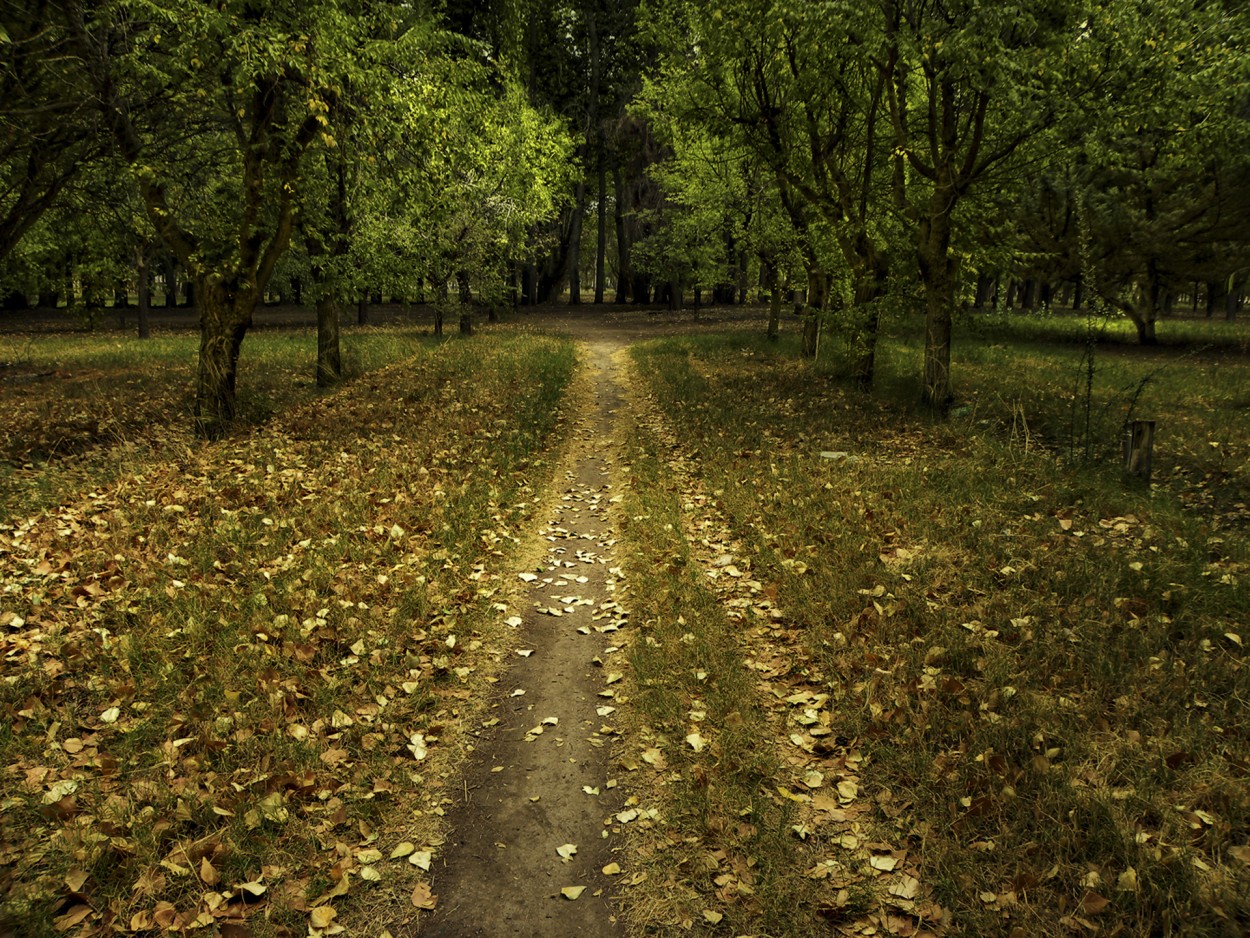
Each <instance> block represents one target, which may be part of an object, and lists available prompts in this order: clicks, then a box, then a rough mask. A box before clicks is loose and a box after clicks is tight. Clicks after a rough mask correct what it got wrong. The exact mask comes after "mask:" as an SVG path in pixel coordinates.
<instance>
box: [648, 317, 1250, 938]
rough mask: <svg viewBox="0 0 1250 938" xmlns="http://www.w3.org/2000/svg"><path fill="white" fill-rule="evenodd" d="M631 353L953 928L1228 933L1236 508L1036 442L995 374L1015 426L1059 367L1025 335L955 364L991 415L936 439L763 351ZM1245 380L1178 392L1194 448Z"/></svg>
mask: <svg viewBox="0 0 1250 938" xmlns="http://www.w3.org/2000/svg"><path fill="white" fill-rule="evenodd" d="M1034 359H1037V360H1038V361H1041V362H1043V363H1044V364H1045V367H1037V368H1033V367H1031V366H1030V365H1029V362H1031V361H1033V360H1034ZM639 360H640V373H641V374H643V375H645V376H646V377H647V379H648V389H649V390H650V391H651V392H652V393H653V394H654V396H655V399H656V400H657V402H658V404H659V406H660V407H661V408H662V409H663V410H664V412H665V414H666V419H667V420H668V421H669V422H670V424H671V426H672V429H673V432H674V434H675V436H676V437H677V438H679V439H681V440H682V441H683V443H684V445H685V446H686V447H687V448H688V449H689V451H691V452H697V453H698V456H699V466H700V470H701V473H702V478H703V483H704V485H705V486H706V487H707V488H709V489H714V490H716V491H717V492H719V493H721V497H720V505H721V508H722V509H723V510H724V512H725V513H726V515H727V516H728V517H729V518H730V520H731V524H732V526H733V528H734V531H735V533H736V534H737V536H739V537H741V538H742V539H743V540H744V542H746V543H748V544H750V545H751V556H752V561H753V563H754V564H755V565H756V570H757V571H758V572H757V575H758V576H760V578H761V579H765V580H767V581H770V582H772V583H773V584H774V585H775V588H776V590H777V600H778V603H779V605H780V607H781V608H782V609H783V610H785V613H786V615H787V616H788V618H789V620H790V621H791V622H792V623H793V624H795V625H797V626H799V627H800V629H801V631H800V634H802V635H805V636H806V640H805V648H806V649H807V652H808V653H809V654H810V657H811V661H812V662H813V664H812V665H810V667H812V668H813V670H817V671H819V673H821V674H823V675H824V678H825V680H826V682H827V686H828V692H829V693H830V695H831V696H832V698H833V704H832V707H833V712H834V715H835V723H834V726H833V727H832V729H833V730H834V732H836V733H837V734H839V735H840V736H842V737H844V738H846V739H847V740H848V741H850V745H851V746H852V748H854V749H855V750H858V751H861V752H862V753H863V754H864V757H865V764H864V767H863V769H862V772H861V775H862V780H863V783H864V785H865V786H866V787H867V788H868V789H869V797H871V798H873V799H874V800H875V801H876V803H877V804H878V805H880V810H879V811H878V813H877V819H878V820H879V821H880V822H881V823H883V824H886V825H891V826H893V828H894V829H895V831H896V835H897V836H898V837H900V838H902V839H903V840H904V842H906V843H910V844H911V845H912V847H913V849H914V850H916V851H918V852H919V855H920V858H921V867H922V871H923V872H922V876H921V879H922V881H923V882H925V884H926V885H928V886H930V887H932V888H933V890H934V893H935V897H936V898H937V899H938V900H939V901H940V903H941V904H942V906H943V907H945V908H946V909H948V910H949V911H950V913H951V915H952V917H953V921H954V922H955V923H956V925H957V926H958V927H959V928H960V929H961V930H963V931H966V932H967V933H969V934H990V933H1010V931H1011V929H1012V928H1016V927H1019V928H1022V929H1023V931H1022V932H1021V933H1022V934H1063V933H1066V931H1067V930H1068V929H1070V928H1074V927H1075V928H1081V927H1084V926H1082V925H1081V924H1080V922H1081V921H1082V920H1084V921H1090V922H1094V923H1101V922H1112V921H1114V922H1116V923H1124V924H1125V927H1126V928H1127V929H1128V930H1129V932H1130V933H1134V934H1138V933H1159V934H1168V933H1177V934H1179V933H1185V934H1196V935H1203V934H1209V935H1217V934H1231V933H1236V932H1237V931H1238V930H1239V929H1244V927H1245V924H1246V922H1247V920H1248V919H1247V917H1248V916H1250V907H1248V905H1247V902H1246V900H1245V895H1246V894H1247V891H1248V887H1250V876H1248V873H1250V867H1248V866H1247V864H1246V862H1245V859H1246V856H1247V855H1246V846H1247V840H1248V839H1250V798H1248V797H1247V795H1246V792H1247V788H1246V785H1245V777H1246V773H1247V769H1248V768H1250V742H1248V741H1247V739H1246V738H1245V735H1244V733H1243V732H1241V730H1240V729H1239V727H1240V726H1241V724H1242V723H1243V722H1244V720H1243V718H1242V716H1241V714H1243V713H1244V708H1245V702H1246V700H1247V699H1248V696H1250V677H1247V674H1246V671H1245V668H1244V658H1243V650H1242V641H1243V638H1244V637H1245V636H1244V634H1243V633H1244V627H1243V625H1242V624H1243V623H1244V621H1245V620H1246V616H1247V613H1248V612H1250V600H1248V599H1247V594H1246V593H1245V590H1244V589H1243V588H1242V584H1241V580H1243V579H1244V576H1245V574H1246V570H1247V563H1248V561H1250V556H1248V552H1247V544H1246V539H1245V534H1244V525H1241V524H1240V523H1238V521H1237V514H1236V511H1235V510H1234V511H1232V512H1231V513H1215V514H1208V513H1206V512H1201V511H1194V510H1192V509H1191V508H1190V507H1188V506H1189V505H1191V504H1193V502H1192V501H1191V497H1192V492H1193V491H1194V487H1193V486H1189V485H1186V486H1184V487H1181V488H1180V489H1179V490H1178V489H1177V488H1173V487H1172V486H1171V484H1170V481H1168V480H1169V479H1170V476H1171V474H1172V471H1171V469H1170V468H1169V462H1168V459H1169V457H1163V459H1162V460H1161V461H1160V462H1161V464H1162V466H1163V467H1164V468H1163V472H1162V473H1161V474H1162V475H1163V477H1164V479H1165V481H1168V484H1164V485H1162V486H1158V487H1156V488H1155V490H1154V491H1150V490H1147V489H1145V488H1144V487H1142V486H1141V485H1134V484H1126V483H1125V481H1124V480H1123V479H1122V478H1121V476H1120V472H1119V469H1118V467H1117V466H1116V465H1115V464H1114V462H1110V463H1108V462H1103V463H1090V462H1086V461H1085V460H1075V459H1071V458H1069V457H1067V456H1066V454H1064V453H1063V452H1062V449H1061V448H1060V447H1057V446H1055V445H1053V440H1046V439H1044V438H1043V439H1042V440H1036V439H1035V440H1034V441H1033V443H1034V445H1031V446H1025V445H1024V442H1023V441H1022V439H1021V438H1020V436H1019V435H1018V434H1017V435H1015V436H1013V435H1012V433H1011V424H1010V410H1009V409H1007V408H1002V409H1000V410H999V411H997V412H996V413H991V410H992V409H991V408H990V407H989V406H988V405H987V404H986V403H985V402H986V400H987V398H988V397H989V396H990V395H992V394H995V393H1000V394H1001V393H1002V389H1003V388H1004V386H1006V387H1007V388H1012V389H1013V390H1015V391H1018V392H1020V393H1021V400H1022V401H1023V402H1024V404H1025V406H1027V407H1028V412H1029V413H1030V414H1036V413H1038V410H1039V408H1042V407H1045V406H1047V401H1046V394H1047V389H1048V388H1049V387H1050V385H1048V384H1047V383H1046V381H1045V376H1046V367H1049V368H1051V369H1053V370H1054V372H1055V373H1056V374H1064V373H1065V372H1066V371H1067V369H1068V368H1069V367H1070V364H1069V363H1066V362H1064V361H1061V360H1060V361H1056V360H1055V359H1054V358H1049V359H1048V358H1047V355H1046V353H1045V351H1044V350H1042V349H1039V348H1037V347H1028V348H1024V349H1017V348H1014V347H1010V346H1008V347H1005V348H1002V349H997V348H996V349H993V350H990V351H988V352H986V353H985V354H984V355H983V356H982V359H981V361H980V362H968V361H964V362H963V364H961V365H957V369H959V370H957V380H958V381H961V382H963V383H962V385H961V393H964V394H966V395H967V399H969V400H972V401H974V402H979V403H978V404H977V405H976V407H974V409H973V412H972V414H971V415H964V416H962V417H961V416H956V417H955V418H954V419H953V420H951V421H950V422H948V423H944V424H943V423H935V422H933V421H932V420H931V419H929V418H927V417H926V416H924V415H923V414H921V413H919V412H915V413H911V415H910V416H909V412H908V411H905V410H896V409H892V408H891V407H886V406H883V404H882V402H881V400H880V399H876V398H872V397H867V396H865V395H862V394H859V393H858V392H853V391H849V390H847V389H845V388H844V387H842V386H841V385H840V384H839V383H838V382H837V381H836V380H831V379H830V378H829V376H828V375H826V374H824V373H823V372H822V371H821V370H819V369H817V368H813V367H811V366H809V365H805V364H803V363H801V362H799V361H797V360H791V361H778V360H777V359H776V358H775V356H773V355H771V354H766V353H765V352H764V351H763V343H762V342H757V341H756V340H755V339H754V338H751V339H743V340H741V342H740V344H738V345H737V346H736V347H735V346H734V345H732V344H729V343H726V342H725V341H723V340H721V341H718V342H715V343H708V342H704V341H702V340H699V339H674V340H668V341H665V342H662V343H655V344H651V345H649V346H647V347H645V348H644V349H643V350H641V351H640V353H639ZM957 361H958V360H957ZM1108 367H1109V368H1110V367H1111V366H1110V365H1109V366H1108ZM1116 367H1120V366H1119V365H1118V364H1117V366H1116ZM1123 367H1124V369H1125V371H1124V373H1123V375H1122V377H1124V378H1125V379H1131V378H1132V377H1133V376H1134V375H1135V374H1138V372H1135V371H1133V366H1131V365H1130V364H1129V363H1128V362H1125V363H1124V364H1123ZM1137 367H1142V366H1140V365H1138V366H1137ZM1221 367H1225V366H1221ZM1226 367H1229V368H1230V369H1231V368H1234V366H1233V365H1231V364H1229V365H1227V366H1226ZM1242 367H1243V368H1244V366H1242ZM978 369H984V370H978ZM1241 374H1243V375H1244V371H1242V372H1241ZM1004 376H1007V377H1006V379H1004ZM1032 376H1038V377H1039V380H1038V381H1037V382H1036V383H1033V384H1031V385H1030V386H1031V387H1032V391H1033V393H1032V394H1031V395H1029V396H1025V394H1024V392H1025V390H1026V382H1029V380H1030V377H1032ZM1191 377H1192V372H1191ZM1160 380H1161V381H1162V379H1160ZM991 382H993V383H991ZM1236 386H1237V383H1236V380H1235V379H1232V380H1229V381H1228V382H1223V381H1213V382H1212V383H1211V385H1210V386H1209V387H1204V386H1203V385H1202V384H1201V383H1194V382H1192V381H1191V383H1190V384H1189V385H1188V386H1185V388H1183V386H1182V383H1181V382H1179V381H1178V382H1176V383H1175V384H1173V385H1171V386H1170V389H1169V393H1171V394H1172V395H1173V397H1172V404H1173V407H1172V410H1171V412H1172V413H1173V414H1176V415H1178V416H1179V417H1181V418H1183V419H1184V420H1185V421H1186V424H1185V425H1186V427H1187V429H1186V431H1185V434H1186V435H1185V436H1183V437H1181V439H1182V440H1185V441H1188V442H1186V443H1185V444H1184V445H1185V446H1191V445H1192V446H1194V447H1197V445H1198V442H1199V441H1201V444H1202V445H1203V446H1207V447H1208V448H1211V447H1210V446H1209V443H1208V439H1207V438H1206V435H1207V434H1212V433H1217V434H1222V433H1223V432H1224V428H1223V427H1219V426H1216V423H1217V421H1211V420H1204V419H1203V402H1204V401H1210V400H1213V399H1216V400H1222V399H1227V398H1229V397H1230V396H1231V395H1235V393H1236V390H1235V389H1236ZM1238 419H1240V418H1236V417H1235V418H1233V421H1234V422H1233V425H1234V426H1237V425H1239V424H1237V423H1236V421H1237V420H1238ZM1217 420H1218V418H1217ZM1038 422H1039V423H1040V422H1041V421H1040V420H1039V421H1038ZM1034 426H1035V427H1036V424H1035V425H1034ZM1038 432H1039V435H1040V431H1038ZM1241 438H1242V439H1244V438H1245V437H1244V436H1242V437H1241ZM1173 439H1174V438H1173ZM1220 442H1221V443H1223V442H1224V441H1223V440H1221V441H1220ZM1060 457H1062V458H1060ZM1157 465H1159V464H1157ZM1243 481H1244V480H1243ZM1230 508H1233V509H1235V508H1236V506H1235V505H1233V506H1230ZM882 799H884V800H882ZM831 855H832V856H836V855H837V854H836V852H834V853H833V854H831ZM802 862H806V860H804V861H802Z"/></svg>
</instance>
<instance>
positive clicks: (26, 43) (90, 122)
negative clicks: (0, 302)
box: [0, 0, 106, 261]
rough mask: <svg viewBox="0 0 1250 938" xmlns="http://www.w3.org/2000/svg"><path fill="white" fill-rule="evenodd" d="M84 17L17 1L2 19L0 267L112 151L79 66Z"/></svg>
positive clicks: (65, 7)
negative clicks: (78, 31)
mask: <svg viewBox="0 0 1250 938" xmlns="http://www.w3.org/2000/svg"><path fill="white" fill-rule="evenodd" d="M77 13H78V11H77V9H76V7H75V6H74V5H73V4H61V3H53V2H50V0H11V2H6V4H5V11H4V16H3V18H0V261H2V260H3V259H4V258H6V257H7V256H8V255H9V254H10V253H11V252H12V251H13V249H14V248H15V247H16V246H17V244H18V243H19V242H20V241H21V239H22V237H23V236H24V235H26V233H27V232H29V231H30V229H31V227H32V226H33V225H34V224H35V223H36V222H38V220H39V219H40V217H41V216H42V215H43V214H44V213H45V212H46V211H48V209H50V208H51V207H52V206H53V205H55V204H56V203H57V200H58V199H59V198H60V196H61V195H62V193H63V192H64V190H65V187H66V186H67V185H69V183H70V182H71V181H72V180H73V179H74V178H75V177H76V176H77V175H78V174H79V173H80V172H81V171H82V170H83V168H85V167H86V166H89V165H90V164H91V163H93V162H94V161H95V160H97V159H99V158H100V156H101V155H102V154H103V153H104V152H106V141H105V140H104V138H103V136H102V135H101V133H100V130H101V126H100V115H99V113H98V111H96V109H95V108H94V107H93V106H92V96H91V88H90V86H89V84H88V83H87V82H86V81H85V76H84V74H83V72H82V70H81V69H79V68H76V67H74V64H75V59H76V56H77V49H76V46H75V43H74V41H73V37H74V32H75V26H76V14H77Z"/></svg>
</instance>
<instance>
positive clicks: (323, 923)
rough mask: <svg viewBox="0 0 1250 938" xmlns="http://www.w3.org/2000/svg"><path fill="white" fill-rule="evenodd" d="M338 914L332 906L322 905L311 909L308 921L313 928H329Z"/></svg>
mask: <svg viewBox="0 0 1250 938" xmlns="http://www.w3.org/2000/svg"><path fill="white" fill-rule="evenodd" d="M337 916H338V912H336V911H334V909H333V907H331V906H328V905H323V906H321V907H320V908H318V909H313V910H312V915H311V916H310V921H311V924H312V927H313V928H329V927H330V923H331V922H333V921H334V919H335V917H337Z"/></svg>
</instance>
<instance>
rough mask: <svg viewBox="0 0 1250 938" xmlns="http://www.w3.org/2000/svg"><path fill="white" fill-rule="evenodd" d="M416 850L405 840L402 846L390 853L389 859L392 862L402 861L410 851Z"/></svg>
mask: <svg viewBox="0 0 1250 938" xmlns="http://www.w3.org/2000/svg"><path fill="white" fill-rule="evenodd" d="M416 849H417V848H416V846H414V845H413V844H410V843H409V842H408V841H406V840H405V841H404V842H403V843H402V844H400V845H399V846H397V847H396V848H395V849H394V850H392V851H391V859H392V860H400V859H403V858H404V857H406V856H408V854H410V853H412V851H414V850H416Z"/></svg>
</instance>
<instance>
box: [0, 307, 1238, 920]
mask: <svg viewBox="0 0 1250 938" xmlns="http://www.w3.org/2000/svg"><path fill="white" fill-rule="evenodd" d="M273 316H274V319H275V322H273V323H272V328H269V327H264V328H258V329H257V330H256V332H255V333H254V334H253V335H251V336H249V338H248V340H247V342H246V343H245V346H244V353H243V361H242V364H241V373H240V378H239V381H240V391H241V396H242V401H243V407H244V411H243V414H242V419H241V421H240V426H239V428H238V430H237V432H236V433H234V434H232V435H231V436H230V437H228V438H227V439H225V440H222V441H219V442H215V443H212V444H204V443H200V442H197V441H195V440H194V439H193V437H192V436H191V433H190V421H189V419H188V414H189V408H190V395H191V386H190V382H191V377H192V374H193V366H194V353H195V343H196V339H195V336H194V335H192V334H189V333H187V332H185V331H180V330H178V329H173V328H165V329H163V330H158V334H157V335H156V336H155V337H154V338H153V339H151V340H148V341H146V342H143V343H140V342H139V341H138V340H135V339H132V338H130V337H129V335H127V334H125V333H121V332H117V331H101V332H99V333H97V334H91V335H86V334H82V333H70V332H62V331H60V330H58V329H55V328H51V329H50V328H43V329H40V330H38V331H35V332H10V333H8V334H4V335H0V400H2V401H3V408H2V409H0V675H2V676H3V681H2V682H0V707H2V708H3V713H4V719H3V723H2V725H0V773H3V776H2V777H3V784H0V799H2V803H0V807H2V809H3V811H2V813H0V933H6V932H7V933H9V934H14V935H43V934H46V935H55V934H74V935H77V934H87V935H89V934H105V933H108V934H117V933H122V934H125V933H134V934H159V933H167V932H171V931H185V932H188V933H192V934H221V935H227V936H232V938H243V936H251V935H254V936H267V935H301V936H302V935H313V936H317V935H332V934H353V935H354V934H360V935H377V936H381V935H384V934H387V933H389V934H391V935H392V936H395V938H399V936H402V935H409V934H421V935H445V936H450V935H495V934H499V935H503V934H509V935H513V934H535V935H540V934H555V933H561V934H584V935H613V934H622V935H626V934H627V935H668V934H673V935H676V934H687V933H697V934H708V935H756V936H806V935H815V934H833V935H901V936H920V935H997V934H1002V935H1013V936H1014V935H1019V936H1032V935H1117V934H1118V935H1146V934H1154V935H1170V934H1175V935H1182V934H1183V935H1204V936H1206V935H1211V936H1216V935H1219V936H1223V935H1242V934H1245V933H1246V932H1247V930H1248V929H1250V901H1248V900H1247V898H1246V897H1247V896H1248V895H1250V785H1248V784H1247V774H1248V773H1250V737H1248V736H1247V730H1246V727H1247V725H1248V723H1247V720H1246V703H1247V699H1248V698H1250V677H1248V676H1247V672H1246V670H1245V667H1244V664H1245V658H1244V655H1245V652H1244V642H1246V641H1250V634H1247V632H1246V628H1245V622H1246V621H1247V613H1248V612H1250V591H1248V590H1247V589H1246V579H1247V576H1250V568H1248V566H1247V565H1248V563H1250V552H1248V550H1247V536H1248V531H1250V509H1248V507H1247V505H1248V504H1250V357H1248V356H1247V352H1246V345H1247V337H1248V336H1250V332H1247V330H1246V329H1245V327H1244V326H1239V325H1237V324H1232V325H1225V324H1212V325H1210V326H1207V325H1206V324H1203V323H1193V324H1188V325H1186V327H1185V330H1178V332H1180V333H1181V338H1180V339H1179V340H1178V341H1176V342H1175V343H1172V344H1167V342H1166V336H1165V346H1164V347H1162V348H1159V349H1146V350H1143V349H1137V348H1135V347H1133V346H1131V345H1126V344H1120V343H1118V342H1116V341H1108V339H1107V337H1106V336H1099V337H1098V341H1085V339H1086V338H1087V337H1089V336H1090V335H1091V334H1092V333H1091V331H1090V330H1091V327H1092V326H1094V325H1095V324H1093V323H1092V322H1091V321H1089V320H1086V319H1084V318H1082V317H1068V318H1063V319H1059V318H1041V317H1029V318H1021V319H1017V318H1015V317H1006V316H982V317H977V318H969V319H968V320H967V321H965V322H963V323H961V330H960V335H961V338H960V340H959V341H958V343H957V345H956V349H955V368H956V379H955V380H956V384H957V388H958V393H959V400H958V402H957V404H956V406H955V407H954V408H953V409H952V411H951V413H950V414H949V415H947V416H946V417H944V418H943V419H937V418H935V417H933V416H932V415H930V414H928V413H926V412H924V411H923V410H921V409H919V408H918V407H917V406H916V404H915V402H916V400H917V399H918V397H919V394H918V389H917V381H916V372H917V371H918V362H919V346H918V344H917V342H916V341H915V340H914V339H913V336H914V335H915V330H913V329H910V328H909V327H908V324H907V323H906V322H903V321H900V322H898V323H893V324H892V325H891V330H890V334H889V335H888V336H887V337H886V339H885V340H884V341H883V346H882V354H881V358H880V365H879V371H878V380H877V390H876V391H875V392H874V393H873V394H872V395H866V394H864V393H862V392H860V391H858V390H855V389H853V388H852V387H850V386H849V385H847V384H846V383H845V382H843V381H841V380H840V379H839V377H838V371H839V363H840V362H839V359H840V354H841V352H842V351H843V350H841V349H839V348H838V345H837V342H836V341H830V342H828V343H826V344H825V348H824V351H823V354H822V357H821V358H819V359H818V360H816V361H814V362H813V361H805V360H802V359H801V358H800V357H799V355H798V342H797V336H796V335H795V334H794V333H795V332H796V330H795V329H794V328H793V326H792V324H790V323H788V322H787V324H786V325H787V327H788V328H787V329H785V330H784V332H783V335H782V338H781V341H780V342H778V343H769V342H768V341H767V340H766V339H765V337H764V312H763V311H762V310H758V309H753V308H745V309H743V308H735V309H719V308H716V309H710V310H702V311H699V312H698V313H697V314H696V313H695V312H694V311H685V312H682V313H668V312H659V311H653V312H650V313H648V312H635V311H620V310H612V311H610V312H607V313H604V312H601V311H597V310H594V309H593V308H591V307H587V308H586V309H585V310H581V311H578V310H567V309H562V310H554V309H553V310H546V311H542V312H536V313H532V314H509V315H507V316H505V320H506V321H505V322H504V323H502V324H500V325H498V326H490V327H486V328H483V329H481V330H479V333H478V334H477V335H475V336H472V337H468V338H463V339H462V338H458V337H456V338H451V339H448V340H445V341H436V340H434V339H433V338H432V337H431V336H430V335H429V334H428V333H429V329H428V325H427V324H426V323H425V322H423V321H421V320H420V318H419V317H418V318H417V319H416V320H415V321H403V320H402V317H399V316H393V317H390V318H391V319H392V320H396V321H390V322H387V323H385V324H383V325H378V326H374V327H364V328H358V329H351V330H349V331H348V334H347V335H346V337H345V351H346V358H347V364H348V372H349V379H348V380H347V381H346V382H345V383H344V385H343V386H342V387H340V388H338V389H336V390H334V391H332V392H324V391H320V390H318V389H317V388H316V387H315V386H314V385H313V382H312V380H311V375H312V371H313V356H314V354H315V341H314V339H313V336H312V333H311V332H310V331H309V329H308V328H307V327H305V326H300V325H298V324H297V323H295V322H293V320H294V319H295V318H298V317H289V318H284V316H283V314H281V313H274V314H273ZM279 320H280V321H279ZM52 325H53V326H55V325H56V323H55V322H53V323H52ZM168 325H169V324H166V326H168ZM261 325H262V326H265V325H267V324H266V323H264V322H262V323H261ZM1163 331H1164V330H1162V329H1161V333H1163ZM1130 419H1153V420H1155V421H1156V442H1155V447H1156V449H1155V454H1154V464H1153V478H1152V479H1151V480H1150V481H1146V480H1143V479H1140V478H1130V477H1126V476H1124V474H1123V473H1122V471H1121V469H1120V467H1119V460H1118V458H1117V454H1118V450H1119V445H1120V439H1121V433H1122V428H1123V425H1124V423H1125V421H1126V420H1130ZM501 887H502V888H501ZM492 889H493V890H494V892H492V891H491V890H492ZM496 893H498V895H496Z"/></svg>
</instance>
